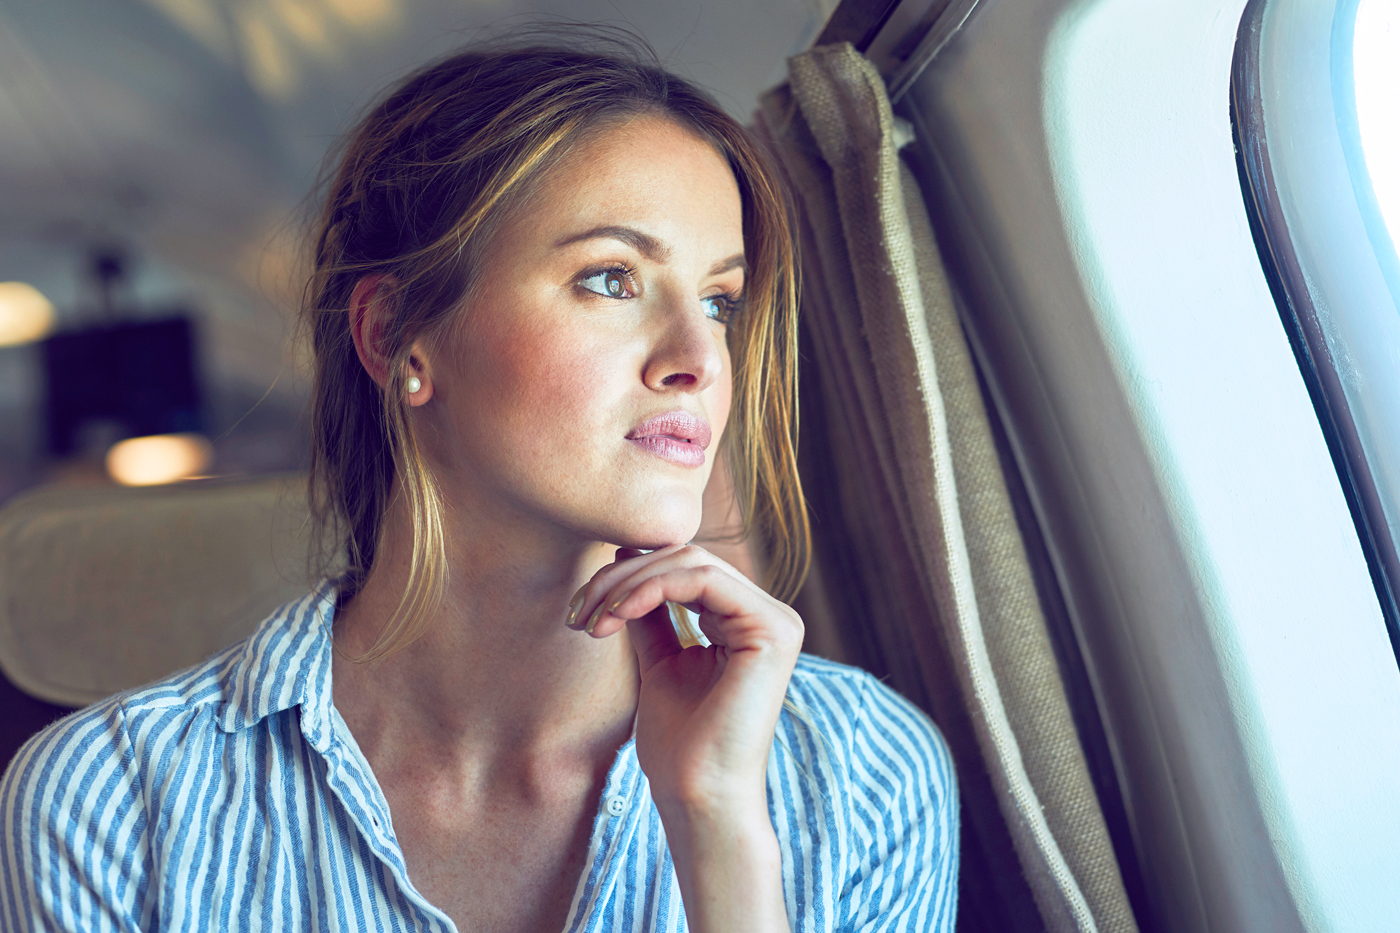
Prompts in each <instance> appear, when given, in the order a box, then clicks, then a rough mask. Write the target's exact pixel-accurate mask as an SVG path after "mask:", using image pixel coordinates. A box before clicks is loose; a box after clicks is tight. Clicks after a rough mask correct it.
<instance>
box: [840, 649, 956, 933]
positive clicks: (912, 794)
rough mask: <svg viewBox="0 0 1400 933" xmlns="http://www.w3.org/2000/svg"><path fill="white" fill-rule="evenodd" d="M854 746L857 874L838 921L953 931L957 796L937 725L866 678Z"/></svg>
mask: <svg viewBox="0 0 1400 933" xmlns="http://www.w3.org/2000/svg"><path fill="white" fill-rule="evenodd" d="M865 679H866V684H865V690H864V693H863V696H862V702H861V706H860V714H859V716H858V717H857V718H856V725H855V730H854V735H853V743H852V749H851V788H852V794H851V821H850V827H851V835H852V842H853V850H854V852H853V854H854V855H855V856H856V865H855V868H856V871H855V872H854V873H853V874H852V875H851V876H850V878H849V879H848V882H847V884H846V886H845V889H844V890H843V891H842V897H841V909H840V912H839V913H838V916H841V917H844V918H847V919H846V922H844V923H843V924H842V928H843V929H845V930H849V931H851V933H876V931H880V933H886V931H888V933H896V931H897V933H915V931H917V933H929V931H937V933H945V931H946V933H951V931H952V929H953V922H954V919H955V917H956V915H957V901H958V891H957V888H958V790H957V782H956V779H955V777H954V773H953V760H952V756H951V755H950V754H949V752H948V746H947V743H945V742H944V740H943V736H942V735H940V734H939V732H938V728H937V727H936V726H935V725H934V724H933V722H932V721H931V720H930V719H929V718H928V716H926V715H924V713H923V712H922V711H921V710H919V709H918V708H917V707H915V706H914V705H913V704H912V703H910V702H909V701H908V700H906V699H904V698H903V697H901V696H900V695H899V694H897V693H895V692H894V691H893V690H891V689H890V688H888V687H886V686H885V685H884V684H881V683H880V682H879V681H877V680H876V679H875V678H874V677H871V676H870V675H868V674H867V675H866V677H865Z"/></svg>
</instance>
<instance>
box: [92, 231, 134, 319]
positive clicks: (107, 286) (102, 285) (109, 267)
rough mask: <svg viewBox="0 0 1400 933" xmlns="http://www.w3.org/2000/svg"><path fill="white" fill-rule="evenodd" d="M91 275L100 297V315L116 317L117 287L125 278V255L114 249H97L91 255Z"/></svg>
mask: <svg viewBox="0 0 1400 933" xmlns="http://www.w3.org/2000/svg"><path fill="white" fill-rule="evenodd" d="M92 275H93V278H95V279H96V280H97V287H98V289H99V293H100V294H101V296H102V315H103V317H106V318H111V317H113V316H115V315H116V312H117V301H116V291H117V286H118V285H119V284H121V282H122V280H123V279H125V278H126V254H125V253H123V252H122V251H121V250H118V249H115V248H107V249H99V250H97V251H95V252H94V253H93V254H92Z"/></svg>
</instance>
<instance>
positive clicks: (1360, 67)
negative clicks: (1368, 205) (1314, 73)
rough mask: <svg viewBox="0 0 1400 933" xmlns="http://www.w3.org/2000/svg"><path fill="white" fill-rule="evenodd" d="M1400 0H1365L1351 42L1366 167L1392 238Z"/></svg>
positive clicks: (1398, 233) (1398, 219) (1398, 159)
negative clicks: (1399, 1) (1352, 43)
mask: <svg viewBox="0 0 1400 933" xmlns="http://www.w3.org/2000/svg"><path fill="white" fill-rule="evenodd" d="M1397 50H1400V3H1396V2H1395V0H1361V5H1360V6H1359V7H1358V8H1357V10H1356V37H1355V40H1354V45H1353V46H1352V68H1353V78H1354V80H1355V83H1356V117H1357V122H1358V123H1359V124H1360V126H1361V148H1362V150H1363V151H1364V152H1365V154H1366V170H1367V172H1369V173H1370V175H1371V187H1372V189H1373V190H1374V191H1375V192H1376V201H1377V202H1378V203H1379V205H1380V210H1381V216H1382V217H1384V218H1385V225H1386V228H1387V229H1388V230H1389V231H1390V241H1391V242H1392V243H1397V242H1400V54H1397Z"/></svg>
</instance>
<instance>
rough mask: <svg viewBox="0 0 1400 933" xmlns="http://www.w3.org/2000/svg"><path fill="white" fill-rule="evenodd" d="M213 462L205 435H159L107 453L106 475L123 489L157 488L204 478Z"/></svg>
mask: <svg viewBox="0 0 1400 933" xmlns="http://www.w3.org/2000/svg"><path fill="white" fill-rule="evenodd" d="M213 460H214V448H213V446H212V445H211V444H210V443H209V440H208V438H206V437H205V436H204V435H202V434H156V435H152V436H150V437H133V438H129V439H127V440H124V441H119V442H118V443H116V444H113V445H112V449H111V450H109V451H107V473H108V474H109V475H110V476H111V477H112V479H114V480H116V481H117V482H118V483H121V484H122V485H123V486H154V485H157V484H159V483H173V482H175V481H177V480H182V479H191V478H193V477H197V476H199V475H201V474H202V473H203V472H204V471H205V470H207V469H208V468H209V464H210V463H212V462H213Z"/></svg>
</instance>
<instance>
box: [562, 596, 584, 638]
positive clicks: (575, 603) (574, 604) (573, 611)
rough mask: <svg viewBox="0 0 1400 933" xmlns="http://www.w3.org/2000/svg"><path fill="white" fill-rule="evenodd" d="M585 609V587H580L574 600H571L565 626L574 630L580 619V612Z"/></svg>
mask: <svg viewBox="0 0 1400 933" xmlns="http://www.w3.org/2000/svg"><path fill="white" fill-rule="evenodd" d="M582 608H583V587H579V589H578V592H577V593H575V594H574V598H573V599H571V600H569V617H568V618H567V619H565V620H564V625H566V626H567V627H569V628H573V625H574V622H575V621H576V620H577V619H578V611H579V610H580V609H582Z"/></svg>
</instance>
